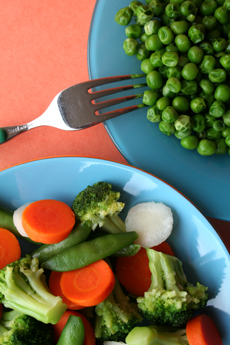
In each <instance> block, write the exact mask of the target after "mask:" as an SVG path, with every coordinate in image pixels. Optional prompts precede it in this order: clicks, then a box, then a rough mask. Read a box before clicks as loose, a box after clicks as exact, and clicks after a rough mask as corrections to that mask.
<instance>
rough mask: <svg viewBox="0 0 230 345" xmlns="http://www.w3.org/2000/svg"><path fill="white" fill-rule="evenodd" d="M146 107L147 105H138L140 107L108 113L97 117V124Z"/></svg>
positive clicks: (133, 106)
mask: <svg viewBox="0 0 230 345" xmlns="http://www.w3.org/2000/svg"><path fill="white" fill-rule="evenodd" d="M145 106H146V105H145V104H138V105H131V106H130V107H125V108H121V109H117V110H113V111H109V112H107V113H104V114H101V115H97V120H96V122H97V123H100V122H104V121H107V120H110V119H113V118H114V117H118V116H120V115H124V114H127V113H130V112H131V111H134V110H137V109H140V108H144V107H145Z"/></svg>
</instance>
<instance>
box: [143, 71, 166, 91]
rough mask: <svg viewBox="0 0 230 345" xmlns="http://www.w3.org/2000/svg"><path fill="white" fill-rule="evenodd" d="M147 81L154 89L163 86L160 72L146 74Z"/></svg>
mask: <svg viewBox="0 0 230 345" xmlns="http://www.w3.org/2000/svg"><path fill="white" fill-rule="evenodd" d="M146 83H147V85H148V87H149V88H150V89H152V90H158V89H160V88H161V87H162V86H163V80H162V76H161V74H160V72H158V71H151V72H149V73H148V74H147V76H146Z"/></svg>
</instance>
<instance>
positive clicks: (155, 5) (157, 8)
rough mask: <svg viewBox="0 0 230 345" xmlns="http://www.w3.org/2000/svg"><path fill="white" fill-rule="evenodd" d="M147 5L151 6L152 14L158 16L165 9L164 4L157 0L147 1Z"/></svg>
mask: <svg viewBox="0 0 230 345" xmlns="http://www.w3.org/2000/svg"><path fill="white" fill-rule="evenodd" d="M149 6H151V7H152V9H153V12H154V16H156V17H160V16H161V15H162V14H163V13H164V9H165V6H166V4H165V3H163V2H161V1H159V0H152V1H151V2H150V3H149Z"/></svg>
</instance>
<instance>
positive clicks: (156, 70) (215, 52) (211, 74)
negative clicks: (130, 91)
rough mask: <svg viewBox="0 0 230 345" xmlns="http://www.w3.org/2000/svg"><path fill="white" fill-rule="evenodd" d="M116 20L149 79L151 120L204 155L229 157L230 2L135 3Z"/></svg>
mask: <svg viewBox="0 0 230 345" xmlns="http://www.w3.org/2000/svg"><path fill="white" fill-rule="evenodd" d="M133 19H134V21H133V22H134V24H132V23H131V21H132V20H133ZM115 21H116V22H117V23H118V24H120V25H122V26H125V34H126V36H127V38H126V39H125V41H124V43H123V48H124V51H125V53H126V54H127V55H129V56H135V57H136V58H137V60H138V61H140V63H141V66H140V68H141V70H142V72H143V73H145V74H146V83H147V85H148V89H147V90H145V91H144V93H143V104H145V105H146V106H148V110H147V119H148V120H149V121H151V122H153V123H158V125H159V130H160V131H161V132H162V133H164V134H165V135H168V136H171V135H174V136H175V137H176V138H178V139H179V140H180V142H181V145H182V147H184V148H186V149H188V150H194V149H196V150H197V152H198V153H199V154H200V155H202V156H210V155H213V154H218V155H222V154H226V153H228V154H230V79H229V76H230V0H146V3H145V4H143V3H142V2H141V1H132V2H131V3H130V4H129V6H127V7H124V8H121V9H120V10H119V11H118V12H117V13H116V15H115Z"/></svg>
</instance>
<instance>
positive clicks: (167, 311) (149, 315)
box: [137, 249, 208, 327]
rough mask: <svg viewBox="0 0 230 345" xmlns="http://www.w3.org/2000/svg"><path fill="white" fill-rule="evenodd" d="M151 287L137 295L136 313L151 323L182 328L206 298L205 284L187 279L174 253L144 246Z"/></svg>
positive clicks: (204, 302)
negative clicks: (139, 295)
mask: <svg viewBox="0 0 230 345" xmlns="http://www.w3.org/2000/svg"><path fill="white" fill-rule="evenodd" d="M146 250H147V255H148V258H149V268H150V271H151V274H152V275H151V286H150V288H149V290H148V291H147V292H145V294H144V296H143V297H138V298H137V304H138V307H139V310H140V312H141V313H142V314H143V316H144V317H145V318H146V319H148V320H149V321H150V322H151V323H152V324H155V325H170V326H175V327H182V326H184V325H185V324H186V322H187V321H188V320H189V319H191V317H192V316H193V313H194V312H195V311H196V310H198V309H201V308H203V307H204V306H205V305H206V303H207V300H208V295H207V292H206V290H207V287H205V286H203V285H201V284H199V283H197V285H196V286H194V285H192V284H190V283H189V282H188V281H187V278H186V276H185V273H184V271H183V268H182V262H181V261H180V260H179V259H177V258H176V257H174V256H171V255H167V254H163V253H161V252H157V251H155V250H153V249H146Z"/></svg>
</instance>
